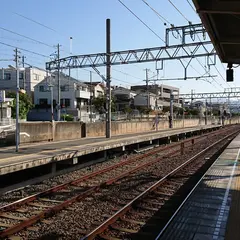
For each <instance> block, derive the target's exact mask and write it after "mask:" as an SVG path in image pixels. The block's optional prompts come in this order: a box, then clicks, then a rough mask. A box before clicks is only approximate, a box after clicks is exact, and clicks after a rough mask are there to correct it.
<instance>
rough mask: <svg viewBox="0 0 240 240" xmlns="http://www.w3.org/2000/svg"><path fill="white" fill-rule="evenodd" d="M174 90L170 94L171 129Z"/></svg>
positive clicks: (170, 123) (170, 125) (171, 123)
mask: <svg viewBox="0 0 240 240" xmlns="http://www.w3.org/2000/svg"><path fill="white" fill-rule="evenodd" d="M173 98H174V95H173V90H171V92H170V116H169V128H173Z"/></svg>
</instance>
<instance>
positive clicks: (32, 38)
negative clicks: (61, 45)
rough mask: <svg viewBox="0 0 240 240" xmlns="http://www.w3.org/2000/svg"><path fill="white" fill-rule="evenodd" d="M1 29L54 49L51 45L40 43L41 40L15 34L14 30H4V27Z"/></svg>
mask: <svg viewBox="0 0 240 240" xmlns="http://www.w3.org/2000/svg"><path fill="white" fill-rule="evenodd" d="M0 29H2V30H4V31H6V32H10V33H12V34H15V35H17V36H20V37H23V38H26V39H28V40H31V41H34V42H37V43H39V44H42V45H45V46H47V47H51V48H53V46H51V45H49V44H47V43H44V42H41V41H39V40H36V39H33V38H31V37H28V36H25V35H23V34H20V33H17V32H14V31H12V30H9V29H6V28H3V27H0Z"/></svg>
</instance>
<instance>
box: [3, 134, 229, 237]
mask: <svg viewBox="0 0 240 240" xmlns="http://www.w3.org/2000/svg"><path fill="white" fill-rule="evenodd" d="M225 131H226V130H224V131H223V132H225ZM213 133H214V132H211V133H208V134H204V135H201V136H198V137H195V139H196V138H206V137H208V136H209V135H211V134H213ZM192 139H193V138H191V139H186V140H184V141H182V142H179V143H175V144H174V145H168V146H165V147H164V148H162V149H164V150H167V149H170V148H175V147H178V146H181V143H183V142H185V143H186V142H190V141H191V140H192ZM158 151H159V149H156V150H155V151H150V152H148V153H146V154H143V155H141V156H138V157H135V158H133V159H130V160H128V161H124V162H121V163H118V164H115V165H113V166H110V167H107V168H105V169H102V170H99V171H97V172H94V173H91V174H89V175H86V176H83V177H81V178H79V179H77V180H73V181H70V182H68V183H64V184H61V185H58V186H56V187H53V188H50V189H48V190H45V191H43V192H41V193H37V194H34V195H32V196H29V197H26V198H24V199H21V200H18V201H16V202H14V203H10V204H8V205H6V206H3V207H1V208H0V217H1V213H3V212H6V211H12V210H14V209H16V208H17V207H19V206H22V205H23V204H27V203H29V202H31V201H34V200H38V198H41V197H43V196H46V195H48V194H51V193H54V192H57V191H59V190H61V189H63V188H65V187H67V186H68V185H74V184H77V183H79V182H81V181H84V180H87V179H89V178H91V177H94V176H98V175H100V174H101V173H104V172H107V171H109V170H111V169H114V168H115V167H117V166H123V165H124V164H125V165H126V164H127V163H129V162H130V163H131V162H133V161H134V160H138V159H141V158H144V157H147V156H149V155H150V156H151V155H152V154H154V153H157V152H158ZM176 153H180V152H179V149H177V150H175V151H171V152H170V153H167V154H165V155H163V156H161V157H158V158H156V159H154V160H152V161H150V162H147V163H144V164H141V165H139V166H138V167H135V168H133V169H131V170H129V171H125V172H123V173H122V174H120V175H118V176H117V177H114V178H111V179H108V180H106V181H104V182H102V183H100V184H99V185H97V186H94V187H90V189H88V190H86V191H84V192H82V193H80V194H77V195H76V196H74V197H72V198H70V199H68V200H66V201H63V202H62V203H60V204H58V205H55V206H53V207H49V208H48V209H47V210H44V211H42V212H41V213H39V214H37V215H35V216H32V217H30V218H28V219H27V220H24V221H22V222H20V223H19V224H16V225H13V226H11V227H9V228H7V229H5V230H3V231H1V232H0V238H3V237H7V236H10V235H12V234H14V233H16V232H19V231H20V230H22V229H23V228H26V227H28V226H31V225H32V224H34V223H36V222H37V221H38V220H40V219H42V218H46V217H49V216H51V215H53V214H55V213H56V212H59V211H60V210H62V209H64V208H66V207H67V206H68V205H70V204H72V203H73V202H75V201H78V200H81V199H83V198H85V197H86V196H88V195H89V194H91V193H93V192H95V191H97V190H99V189H100V188H103V187H105V186H106V185H110V184H112V183H114V182H116V181H118V180H120V179H122V178H124V177H125V176H128V175H130V174H132V173H134V172H136V171H138V170H140V169H142V168H145V167H147V166H150V165H153V164H155V163H157V162H158V161H160V160H161V159H162V158H163V157H166V156H172V155H173V154H176Z"/></svg>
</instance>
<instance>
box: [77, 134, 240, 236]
mask: <svg viewBox="0 0 240 240" xmlns="http://www.w3.org/2000/svg"><path fill="white" fill-rule="evenodd" d="M239 132H240V130H238V131H237V132H234V133H231V134H229V135H227V136H226V137H224V138H222V139H220V140H218V141H217V142H215V143H213V144H211V145H210V146H208V147H207V148H205V149H204V150H202V151H201V152H199V153H197V154H196V155H195V156H193V157H191V158H190V159H188V160H187V161H186V162H184V163H183V164H181V165H180V166H178V167H177V168H175V169H174V170H173V171H171V172H170V173H168V174H167V175H166V176H164V177H163V178H161V179H160V180H159V181H157V182H156V183H154V184H153V185H152V186H151V187H149V188H148V189H147V190H145V191H144V192H142V193H141V194H139V195H138V196H137V197H136V198H134V199H133V200H132V201H130V202H129V203H128V204H126V205H125V206H124V207H122V208H121V209H120V210H119V211H117V212H116V213H115V214H114V215H113V216H111V217H110V218H108V219H107V220H106V221H105V222H104V223H102V224H101V225H100V226H98V227H97V228H95V229H94V230H93V231H92V232H90V233H89V234H88V235H86V236H85V237H83V238H81V240H91V239H94V238H95V237H96V236H97V235H98V234H100V233H102V232H104V231H105V230H106V229H107V228H108V227H109V226H110V225H112V224H113V223H115V222H116V221H117V220H118V219H119V218H120V217H122V216H123V215H124V214H125V213H126V212H128V211H129V210H130V209H131V208H132V206H133V205H135V204H136V203H137V202H139V201H140V200H141V199H142V198H144V197H145V196H146V195H148V194H149V193H150V192H152V191H154V190H155V189H156V188H158V187H159V186H160V185H161V184H163V183H164V182H165V181H166V180H167V179H168V178H169V177H171V176H172V175H174V174H175V173H177V172H178V171H179V170H181V169H182V168H183V167H185V166H186V165H188V164H189V163H191V162H192V161H193V160H195V159H196V158H197V157H200V156H201V155H203V154H204V153H206V152H207V151H208V150H210V149H212V148H214V147H215V146H216V145H218V144H219V143H220V142H222V141H224V140H226V139H227V138H230V137H232V136H233V135H236V134H237V133H239Z"/></svg>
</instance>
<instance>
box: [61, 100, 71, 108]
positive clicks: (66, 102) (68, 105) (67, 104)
mask: <svg viewBox="0 0 240 240" xmlns="http://www.w3.org/2000/svg"><path fill="white" fill-rule="evenodd" d="M60 104H61V107H62V108H66V107H70V99H69V98H62V99H61V101H60Z"/></svg>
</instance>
